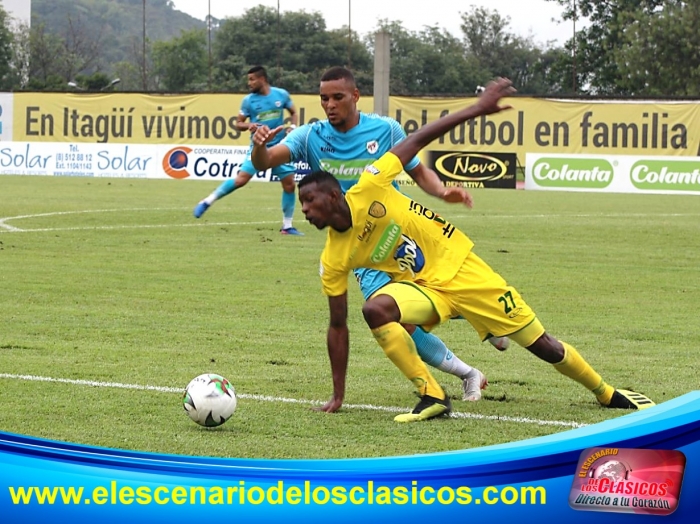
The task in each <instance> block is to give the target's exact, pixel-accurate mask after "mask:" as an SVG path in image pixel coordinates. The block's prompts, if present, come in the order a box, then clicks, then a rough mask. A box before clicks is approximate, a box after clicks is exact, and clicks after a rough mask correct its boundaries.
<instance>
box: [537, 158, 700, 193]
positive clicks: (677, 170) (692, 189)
mask: <svg viewBox="0 0 700 524" xmlns="http://www.w3.org/2000/svg"><path fill="white" fill-rule="evenodd" d="M525 189H540V190H548V191H602V192H610V193H663V194H694V195H700V157H677V156H656V157H654V156H644V157H643V156H623V155H543V154H533V153H528V154H527V155H526V161H525Z"/></svg>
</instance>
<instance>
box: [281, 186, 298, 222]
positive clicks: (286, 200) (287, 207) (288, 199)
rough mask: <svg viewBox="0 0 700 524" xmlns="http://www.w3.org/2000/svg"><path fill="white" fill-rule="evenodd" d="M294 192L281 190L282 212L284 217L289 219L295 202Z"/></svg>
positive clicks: (292, 213) (292, 214)
mask: <svg viewBox="0 0 700 524" xmlns="http://www.w3.org/2000/svg"><path fill="white" fill-rule="evenodd" d="M296 201H297V198H296V193H294V192H292V193H287V192H286V191H282V214H283V215H284V218H287V219H291V218H292V217H293V216H294V205H295V204H296Z"/></svg>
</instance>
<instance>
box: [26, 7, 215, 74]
mask: <svg viewBox="0 0 700 524" xmlns="http://www.w3.org/2000/svg"><path fill="white" fill-rule="evenodd" d="M145 5H146V37H147V39H148V40H150V41H151V42H156V41H159V40H169V39H171V38H173V37H176V36H179V35H180V32H181V31H183V30H185V31H188V30H191V29H204V28H206V22H204V21H203V20H198V19H196V18H193V17H191V16H190V15H188V14H186V13H182V12H180V11H177V10H175V9H174V7H173V3H172V2H171V1H170V0H147V1H146V2H145ZM143 7H144V0H33V1H32V25H38V24H44V25H45V27H46V29H47V31H48V32H50V33H54V34H58V35H61V36H65V35H67V34H71V33H72V34H78V35H80V36H82V37H83V38H82V40H83V41H84V42H85V45H91V44H92V45H97V46H98V54H99V56H100V62H99V65H98V66H97V68H98V69H101V70H102V71H111V69H112V66H113V64H115V63H117V62H121V61H129V62H134V61H135V60H136V59H137V57H140V56H141V49H142V46H143V43H142V42H143V40H142V39H143V20H144V9H143Z"/></svg>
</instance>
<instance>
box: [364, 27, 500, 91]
mask: <svg viewBox="0 0 700 524" xmlns="http://www.w3.org/2000/svg"><path fill="white" fill-rule="evenodd" d="M379 30H381V31H384V32H386V33H388V34H389V38H390V50H389V52H390V56H391V64H390V77H391V78H390V92H391V93H392V94H404V95H408V94H412V95H432V94H441V93H442V94H456V93H462V94H463V93H470V94H471V93H473V92H474V89H475V88H476V86H477V85H479V84H480V83H482V82H483V81H484V80H485V79H486V78H487V77H486V76H485V75H486V74H487V72H486V70H484V69H483V68H481V67H480V66H479V64H478V63H477V62H476V60H474V58H473V57H471V56H469V55H465V52H464V47H463V46H462V43H461V42H460V41H459V39H458V38H456V37H454V36H453V35H451V34H450V33H448V32H446V31H444V30H443V29H441V28H439V27H437V26H426V27H425V28H424V29H423V30H422V31H418V32H414V31H409V30H407V29H405V28H404V27H403V26H402V25H401V23H400V22H397V21H388V20H380V22H379ZM367 45H368V46H373V42H372V41H371V40H368V41H367Z"/></svg>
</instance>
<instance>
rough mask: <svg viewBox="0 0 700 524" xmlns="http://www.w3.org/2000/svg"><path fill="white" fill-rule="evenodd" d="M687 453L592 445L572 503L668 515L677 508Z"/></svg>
mask: <svg viewBox="0 0 700 524" xmlns="http://www.w3.org/2000/svg"><path fill="white" fill-rule="evenodd" d="M684 471H685V455H684V454H683V453H681V452H680V451H676V450H656V449H654V450H649V449H627V448H613V447H610V448H589V449H586V450H584V451H583V453H581V457H580V459H579V463H578V468H577V471H576V475H575V476H574V481H573V484H572V486H571V492H570V493H569V505H570V506H571V507H572V508H574V509H577V510H583V511H607V512H614V513H637V514H650V515H669V514H671V513H673V512H674V511H675V510H676V508H677V507H678V499H679V495H680V491H681V483H682V481H683V473H684Z"/></svg>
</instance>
